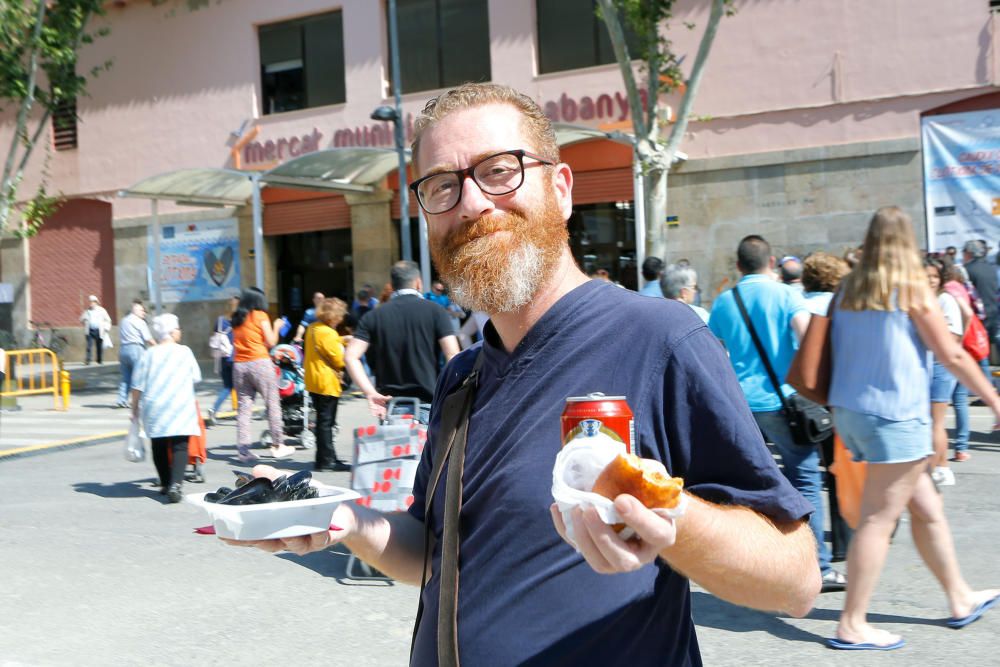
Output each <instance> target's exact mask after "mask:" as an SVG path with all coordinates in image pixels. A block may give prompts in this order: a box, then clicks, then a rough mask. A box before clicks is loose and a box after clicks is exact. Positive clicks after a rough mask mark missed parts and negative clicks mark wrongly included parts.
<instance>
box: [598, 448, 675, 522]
mask: <svg viewBox="0 0 1000 667" xmlns="http://www.w3.org/2000/svg"><path fill="white" fill-rule="evenodd" d="M683 489H684V480H683V479H681V478H680V477H670V476H669V475H668V474H667V470H666V468H664V467H663V464H662V463H660V462H659V461H655V460H653V459H643V458H639V457H638V456H636V455H635V454H619V455H618V456H616V457H615V458H614V459H613V460H612V461H611V463H609V464H608V465H607V467H605V468H604V470H603V471H601V474H600V475H598V476H597V480H596V481H595V482H594V489H593V491H594V493H597V494H599V495H602V496H604V497H605V498H610V499H611V500H614V499H615V498H617V497H618V496H619V495H621V494H623V493H627V494H629V495H631V496H635V497H636V498H637V499H638V500H639V502H641V503H642V504H643V505H645V506H646V507H648V508H650V509H654V508H658V507H660V508H666V509H672V508H674V507H677V503H678V502H680V497H681V491H682V490H683Z"/></svg>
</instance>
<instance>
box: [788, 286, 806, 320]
mask: <svg viewBox="0 0 1000 667" xmlns="http://www.w3.org/2000/svg"><path fill="white" fill-rule="evenodd" d="M786 292H787V298H788V312H789V313H791V314H790V315H789V319H790V318H792V317H795V316H796V315H798V314H799V313H802V312H806V313H808V312H809V306H808V305H807V304H806V298H805V297H804V296H803V295H802V292H800V291H798V290H795V289H792V288H791V287H787V289H786Z"/></svg>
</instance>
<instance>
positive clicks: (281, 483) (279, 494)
mask: <svg viewBox="0 0 1000 667" xmlns="http://www.w3.org/2000/svg"><path fill="white" fill-rule="evenodd" d="M271 487H272V488H273V489H274V500H275V502H278V501H282V500H288V495H289V493H290V492H291V487H289V486H288V476H287V475H282V476H281V477H278V478H277V479H275V480H274V481H273V482H271Z"/></svg>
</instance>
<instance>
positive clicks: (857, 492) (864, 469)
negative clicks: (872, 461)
mask: <svg viewBox="0 0 1000 667" xmlns="http://www.w3.org/2000/svg"><path fill="white" fill-rule="evenodd" d="M829 469H830V472H831V473H833V475H834V477H836V478H837V507H838V508H839V509H840V516H842V517H843V518H844V521H845V522H846V523H847V525H848V526H850V527H851V528H852V529H855V530H857V528H858V521H859V520H860V519H861V496H862V494H863V493H864V488H865V478H866V477H867V476H868V464H867V463H865V462H864V461H855V460H854V457H852V456H851V453H850V452H849V451H847V447H846V446H845V445H844V441H843V440H841V439H840V436H839V435H835V436H833V465H831V466H829Z"/></svg>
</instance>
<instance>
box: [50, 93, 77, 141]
mask: <svg viewBox="0 0 1000 667" xmlns="http://www.w3.org/2000/svg"><path fill="white" fill-rule="evenodd" d="M52 143H53V145H54V146H55V149H56V150H57V151H69V150H73V149H74V148H76V147H77V142H76V99H71V100H63V101H61V102H59V103H58V104H57V105H56V107H55V109H54V110H53V112H52Z"/></svg>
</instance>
